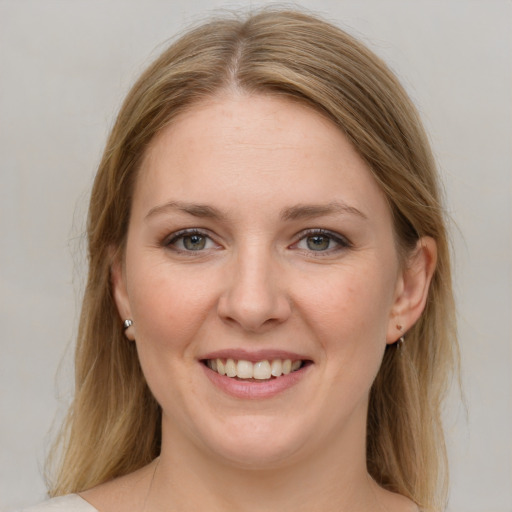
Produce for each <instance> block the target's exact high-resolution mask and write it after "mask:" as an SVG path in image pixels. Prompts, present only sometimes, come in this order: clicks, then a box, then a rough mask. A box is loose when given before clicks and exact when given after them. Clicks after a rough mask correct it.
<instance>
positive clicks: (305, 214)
mask: <svg viewBox="0 0 512 512" xmlns="http://www.w3.org/2000/svg"><path fill="white" fill-rule="evenodd" d="M335 214H350V215H356V216H357V217H361V218H362V219H365V220H367V219H368V218H367V217H366V215H365V214H364V213H363V212H362V211H361V210H358V209H357V208H354V207H353V206H349V205H348V204H345V203H340V202H337V201H334V202H331V203H328V204H311V205H310V204H304V205H302V204H299V205H296V206H292V207H290V208H285V209H284V210H282V211H281V218H282V219H283V220H302V219H311V218H314V217H322V216H326V215H335Z"/></svg>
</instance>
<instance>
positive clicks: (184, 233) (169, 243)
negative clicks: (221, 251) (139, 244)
mask: <svg viewBox="0 0 512 512" xmlns="http://www.w3.org/2000/svg"><path fill="white" fill-rule="evenodd" d="M194 236H197V237H201V238H202V239H204V240H205V244H208V242H210V243H214V244H215V245H217V244H216V243H215V242H214V240H213V239H212V237H211V236H210V235H209V234H208V233H206V232H204V231H201V230H199V229H182V230H181V231H178V232H176V233H173V234H172V235H171V236H170V237H169V238H167V239H166V240H164V242H163V245H164V246H165V247H168V248H170V249H172V250H174V251H176V252H179V253H182V254H183V253H184V254H187V253H200V252H202V251H204V250H205V248H201V249H196V250H193V249H186V248H178V247H176V245H175V244H176V243H177V242H179V241H180V240H181V241H184V240H185V239H187V238H191V237H194ZM173 246H174V247H173ZM208 249H210V248H208Z"/></svg>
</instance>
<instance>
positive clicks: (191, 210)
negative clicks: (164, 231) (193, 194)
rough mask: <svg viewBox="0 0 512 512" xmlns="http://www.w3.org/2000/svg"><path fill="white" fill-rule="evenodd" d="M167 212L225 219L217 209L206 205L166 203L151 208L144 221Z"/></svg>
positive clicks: (178, 202)
mask: <svg viewBox="0 0 512 512" xmlns="http://www.w3.org/2000/svg"><path fill="white" fill-rule="evenodd" d="M169 210H178V211H180V212H183V213H187V214H188V215H192V216H194V217H200V218H208V219H214V220H223V219H224V218H225V216H224V214H223V213H221V212H220V210H217V208H214V207H212V206H208V205H206V204H196V203H184V202H182V201H170V202H168V203H165V204H162V205H159V206H155V207H154V208H151V210H149V212H148V214H147V215H146V217H145V219H146V220H148V219H149V218H150V217H153V216H155V215H158V214H159V213H165V212H167V211H169Z"/></svg>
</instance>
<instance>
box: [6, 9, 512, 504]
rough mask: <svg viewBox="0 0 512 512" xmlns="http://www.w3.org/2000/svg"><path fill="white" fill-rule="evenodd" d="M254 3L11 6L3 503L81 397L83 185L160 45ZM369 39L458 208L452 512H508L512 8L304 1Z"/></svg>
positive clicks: (36, 493) (452, 206) (18, 494)
mask: <svg viewBox="0 0 512 512" xmlns="http://www.w3.org/2000/svg"><path fill="white" fill-rule="evenodd" d="M241 5H243V6H250V5H252V6H257V5H261V3H258V2H231V3H226V2H223V1H219V2H217V1H195V3H194V4H192V2H190V1H189V0H169V1H158V0H146V1H134V0H124V1H115V0H102V1H100V0H68V1H64V0H63V1H57V0H10V1H9V0H0V348H1V352H0V354H1V355H0V510H2V511H5V512H6V511H11V510H14V509H16V508H17V507H20V506H22V505H26V504H29V503H34V502H36V501H39V500H41V499H42V498H43V497H44V492H45V491H44V484H43V480H42V477H41V468H42V464H43V461H44V457H45V454H46V453H47V450H48V446H49V443H50V439H51V437H52V434H51V432H54V430H55V428H56V425H57V424H58V419H59V418H61V417H62V414H63V412H64V410H65V407H66V404H67V403H68V401H69V398H70V396H71V391H72V364H71V363H72V348H71V345H72V343H73V337H74V334H75V331H76V323H77V307H78V304H79V297H80V294H81V290H82V288H81V287H82V284H83V277H84V268H83V243H82V241H81V235H82V232H83V225H84V222H83V219H84V215H85V211H86V204H87V194H88V191H89V188H90V185H91V182H92V177H93V175H94V172H95V167H96V165H97V164H98V162H99V158H100V155H101V151H102V147H103V144H104V141H105V138H106V135H107V133H108V129H109V127H110V126H111V124H112V122H113V118H114V116H115V113H116V111H117V109H118V107H119V105H120V102H121V100H122V98H123V96H124V94H125V93H126V92H127V90H128V87H129V85H130V84H131V83H132V81H133V80H134V78H135V77H136V76H137V74H138V73H139V72H140V71H141V70H142V69H143V68H144V67H145V66H146V65H147V64H148V63H149V62H150V61H151V59H152V58H154V57H155V56H156V55H157V54H158V52H159V49H161V48H162V46H161V44H162V43H163V42H164V41H165V40H166V39H168V38H169V37H171V36H173V35H174V34H176V32H177V31H179V30H181V29H182V28H183V27H184V26H186V25H187V24H188V23H189V22H191V21H194V20H197V19H198V18H202V17H204V16H205V14H206V13H208V12H209V11H211V10H212V9H214V8H219V7H224V8H234V7H237V6H241ZM298 5H302V6H305V7H308V8H310V9H313V10H315V11H317V12H319V13H321V14H324V15H325V16H326V17H327V18H329V19H331V20H332V21H334V22H336V23H337V24H339V25H341V26H342V27H344V28H346V29H347V30H348V31H350V32H352V33H354V34H356V35H359V36H360V37H361V38H362V39H363V40H365V41H366V42H367V43H368V44H369V45H370V47H371V48H373V49H374V51H376V52H377V53H378V54H379V55H381V56H382V57H383V58H384V59H385V60H386V61H387V62H388V63H389V64H390V65H391V67H392V68H393V69H394V70H395V71H396V72H397V73H398V75H399V76H400V77H401V78H402V80H403V82H404V84H405V86H406V88H407V89H408V91H409V92H410V94H411V95H412V97H413V99H414V100H415V102H416V103H417V105H418V107H419V109H420V111H421V112H422V114H423V118H424V120H425V123H426V126H427V129H428V130H429V132H430V135H431V139H432V143H433V146H434V150H435V153H436V155H437V157H438V160H439V164H440V167H441V171H442V175H443V179H444V182H445V184H446V195H447V204H448V209H449V212H450V214H451V216H452V217H453V221H454V225H453V226H452V227H453V230H452V231H453V238H454V247H455V252H456V260H455V265H454V269H455V280H456V294H457V300H458V307H459V321H460V340H461V347H462V359H463V380H464V389H465V393H466V398H467V404H468V410H469V414H468V415H466V412H465V409H464V407H462V406H461V405H460V402H459V401H458V397H457V395H456V394H455V393H454V394H453V396H452V397H450V400H449V402H448V405H447V414H446V419H447V421H446V424H447V434H448V441H449V447H450V458H451V465H452V498H451V504H450V510H451V511H457V512H477V511H478V512H510V511H512V399H511V397H512V379H511V368H512V339H511V338H512V336H511V332H512V329H511V327H512V326H511V316H512V290H511V281H512V280H511V271H512V243H511V242H512V233H511V207H510V204H511V199H512V179H511V175H512V173H511V170H512V165H511V164H512V152H511V136H512V116H511V113H512V93H511V85H512V80H511V79H512V30H511V29H512V23H511V22H512V3H511V2H510V1H508V0H478V1H476V0H474V1H473V0H444V1H435V0H409V1H407V0H401V1H400V0H360V1H348V0H347V1H342V0H340V1H335V0H331V1H329V0H317V1H313V0H304V1H301V2H299V3H298Z"/></svg>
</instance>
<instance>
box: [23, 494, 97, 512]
mask: <svg viewBox="0 0 512 512" xmlns="http://www.w3.org/2000/svg"><path fill="white" fill-rule="evenodd" d="M20 512H98V511H97V510H96V509H95V508H94V507H93V506H92V505H90V504H89V503H87V501H85V500H84V499H83V498H81V497H80V496H78V494H67V495H65V496H58V497H57V498H52V499H51V500H48V501H44V502H43V503H39V505H34V506H32V507H28V508H24V509H23V510H21V511H20Z"/></svg>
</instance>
